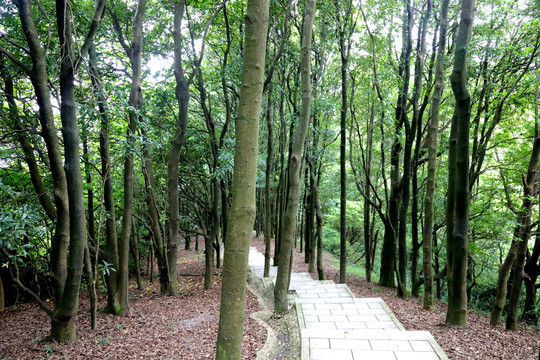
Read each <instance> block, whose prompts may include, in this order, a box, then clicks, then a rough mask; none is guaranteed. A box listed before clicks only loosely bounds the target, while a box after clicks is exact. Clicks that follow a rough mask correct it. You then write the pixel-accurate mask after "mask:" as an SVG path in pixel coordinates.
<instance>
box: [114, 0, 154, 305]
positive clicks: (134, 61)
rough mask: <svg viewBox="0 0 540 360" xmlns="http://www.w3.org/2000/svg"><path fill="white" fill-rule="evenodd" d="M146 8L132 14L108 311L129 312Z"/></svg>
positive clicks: (142, 4)
mask: <svg viewBox="0 0 540 360" xmlns="http://www.w3.org/2000/svg"><path fill="white" fill-rule="evenodd" d="M145 10H146V0H139V1H138V2H137V10H136V11H135V16H134V18H133V28H132V40H131V47H130V48H129V57H130V62H131V70H132V77H131V88H130V92H129V100H128V103H129V105H130V107H131V109H130V110H129V125H128V129H127V132H126V137H127V141H126V143H127V146H128V149H127V151H128V153H127V155H126V159H125V162H124V208H123V212H122V216H123V218H122V230H121V233H120V239H119V243H118V261H119V266H118V287H117V291H116V294H115V296H116V305H115V307H114V308H112V309H108V311H109V312H111V313H113V314H117V315H123V314H127V313H129V303H128V285H129V279H128V276H129V267H128V265H129V240H130V237H131V223H132V221H133V188H134V174H133V170H134V169H133V166H134V165H133V164H134V156H133V151H134V149H135V134H136V131H137V122H138V115H137V112H136V109H138V108H139V104H140V101H141V95H142V89H141V75H142V71H141V62H142V57H141V52H142V40H143V36H142V23H143V16H144V12H145Z"/></svg>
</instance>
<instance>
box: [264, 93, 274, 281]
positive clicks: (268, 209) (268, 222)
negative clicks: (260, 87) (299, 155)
mask: <svg viewBox="0 0 540 360" xmlns="http://www.w3.org/2000/svg"><path fill="white" fill-rule="evenodd" d="M267 93H268V96H267V97H268V101H267V111H266V126H267V127H268V140H267V149H266V183H265V187H264V196H265V198H266V204H265V226H264V277H268V276H269V275H270V249H271V248H270V246H271V242H272V206H271V201H270V196H271V195H270V194H271V185H272V184H271V182H272V169H273V164H272V163H273V155H274V154H273V153H274V118H273V116H272V94H273V86H272V85H269V87H268V92H267Z"/></svg>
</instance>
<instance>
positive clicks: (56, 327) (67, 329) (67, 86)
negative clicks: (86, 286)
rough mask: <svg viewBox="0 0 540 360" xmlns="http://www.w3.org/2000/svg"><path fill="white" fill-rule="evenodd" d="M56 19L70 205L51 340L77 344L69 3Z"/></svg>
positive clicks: (78, 200)
mask: <svg viewBox="0 0 540 360" xmlns="http://www.w3.org/2000/svg"><path fill="white" fill-rule="evenodd" d="M56 19H57V23H58V38H59V41H60V48H61V56H62V60H61V62H60V98H61V102H60V118H61V120H62V135H63V138H64V157H65V164H64V170H65V173H66V182H67V189H68V190H67V192H68V203H69V238H70V242H69V257H68V262H67V265H68V269H69V272H68V274H67V277H66V283H65V288H64V292H63V294H62V297H61V298H60V299H57V300H56V301H57V302H59V303H60V304H59V306H56V309H55V311H54V313H53V315H52V321H51V334H50V336H49V337H50V339H54V340H67V341H76V333H75V323H76V320H77V312H78V308H79V306H78V305H79V302H78V300H79V287H80V284H81V275H82V271H83V266H84V248H85V246H86V240H87V234H86V216H85V207H84V199H83V196H84V190H83V180H82V173H81V167H80V158H79V135H78V133H79V129H78V125H77V114H76V109H75V75H74V74H75V69H74V62H73V59H74V58H75V54H74V45H73V38H72V31H73V29H72V23H71V19H72V13H71V7H70V4H69V2H66V1H63V0H57V1H56Z"/></svg>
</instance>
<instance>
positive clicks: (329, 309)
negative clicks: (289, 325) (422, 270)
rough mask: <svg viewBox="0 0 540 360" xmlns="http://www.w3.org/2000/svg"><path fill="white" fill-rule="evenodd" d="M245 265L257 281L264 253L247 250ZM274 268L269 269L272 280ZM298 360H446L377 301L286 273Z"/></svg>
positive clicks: (426, 339)
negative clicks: (298, 343)
mask: <svg viewBox="0 0 540 360" xmlns="http://www.w3.org/2000/svg"><path fill="white" fill-rule="evenodd" d="M249 266H250V269H251V271H252V272H253V273H254V274H255V275H256V276H257V277H260V278H262V277H263V270H264V255H263V254H261V253H259V252H258V251H257V249H255V248H251V251H250V254H249ZM276 273H277V267H275V266H272V267H271V268H270V279H271V281H272V283H273V282H274V280H275V277H276ZM289 288H290V291H291V293H292V294H291V295H290V301H291V303H292V304H294V305H295V306H296V311H297V314H298V323H299V326H300V331H301V334H300V335H301V339H302V358H301V360H326V359H329V360H360V359H361V360H386V359H391V360H409V359H410V360H413V359H414V360H446V359H448V358H447V357H446V355H445V354H444V352H443V351H442V349H441V348H440V346H439V345H438V344H437V342H436V341H435V339H433V336H431V334H430V333H429V332H428V331H406V330H405V328H404V327H403V326H402V325H401V323H400V322H399V321H398V319H397V318H396V317H395V316H394V314H393V313H392V311H391V310H390V309H389V308H388V306H387V305H386V304H385V302H384V301H383V300H382V299H381V298H356V297H355V296H354V294H353V293H352V291H351V290H350V289H349V287H348V286H347V285H345V284H335V283H334V282H333V281H331V280H324V281H319V280H313V279H312V278H311V276H310V275H309V274H308V273H294V272H293V273H292V274H291V284H290V287H289Z"/></svg>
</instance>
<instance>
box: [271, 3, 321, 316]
mask: <svg viewBox="0 0 540 360" xmlns="http://www.w3.org/2000/svg"><path fill="white" fill-rule="evenodd" d="M314 18H315V0H308V1H307V2H306V7H305V13H304V27H303V32H302V55H301V56H302V58H301V62H300V73H301V77H302V111H301V115H300V119H299V121H298V124H297V127H296V130H295V132H294V140H293V142H292V146H291V149H290V155H289V171H288V172H289V188H288V191H287V203H286V209H285V214H284V224H283V236H282V244H281V248H280V250H279V251H280V254H279V262H278V273H277V277H276V286H275V289H274V311H275V312H276V313H277V314H282V313H284V312H286V311H287V309H288V304H287V293H288V291H289V280H290V279H289V273H290V270H291V255H292V246H293V242H294V237H295V236H296V235H295V234H296V214H297V211H298V196H299V193H300V168H301V161H302V156H303V154H304V144H305V142H306V135H307V131H308V127H309V118H310V112H311V39H312V34H313V20H314Z"/></svg>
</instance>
